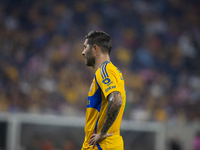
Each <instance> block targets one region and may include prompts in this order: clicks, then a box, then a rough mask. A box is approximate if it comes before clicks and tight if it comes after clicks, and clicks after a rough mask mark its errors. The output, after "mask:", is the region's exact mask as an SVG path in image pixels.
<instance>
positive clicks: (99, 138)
mask: <svg viewBox="0 0 200 150" xmlns="http://www.w3.org/2000/svg"><path fill="white" fill-rule="evenodd" d="M112 135H113V133H106V134H104V135H102V134H101V133H99V134H93V135H92V136H91V137H90V141H89V146H91V145H93V147H92V148H94V147H95V145H96V144H97V143H98V142H101V141H102V140H103V139H105V138H106V137H108V136H112Z"/></svg>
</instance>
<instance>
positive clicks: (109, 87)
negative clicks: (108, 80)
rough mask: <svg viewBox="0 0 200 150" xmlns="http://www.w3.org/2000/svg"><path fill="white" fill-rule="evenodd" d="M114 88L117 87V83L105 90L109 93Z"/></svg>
mask: <svg viewBox="0 0 200 150" xmlns="http://www.w3.org/2000/svg"><path fill="white" fill-rule="evenodd" d="M114 88H116V85H115V86H110V87H109V88H107V89H106V90H105V92H106V93H107V92H108V91H109V90H111V89H114Z"/></svg>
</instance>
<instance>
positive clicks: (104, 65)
mask: <svg viewBox="0 0 200 150" xmlns="http://www.w3.org/2000/svg"><path fill="white" fill-rule="evenodd" d="M104 68H105V64H104V65H103V66H102V67H101V69H102V72H103V75H104V77H106V75H105V72H104ZM103 79H104V78H103Z"/></svg>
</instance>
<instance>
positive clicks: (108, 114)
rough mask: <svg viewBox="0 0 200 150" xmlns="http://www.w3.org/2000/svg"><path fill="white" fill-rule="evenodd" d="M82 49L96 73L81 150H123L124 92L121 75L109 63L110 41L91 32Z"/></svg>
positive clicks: (96, 32)
mask: <svg viewBox="0 0 200 150" xmlns="http://www.w3.org/2000/svg"><path fill="white" fill-rule="evenodd" d="M83 47H84V50H83V52H82V54H83V56H84V57H85V63H86V65H87V66H91V67H93V69H94V70H95V71H96V72H95V75H94V79H93V81H92V84H91V86H90V89H89V92H88V100H87V109H86V118H85V140H84V143H83V146H82V150H90V149H94V150H123V149H124V142H123V139H122V137H121V135H120V125H121V121H122V116H123V112H124V108H125V103H126V92H125V85H124V79H123V76H122V73H121V71H120V70H119V69H118V68H117V67H115V66H114V65H113V64H112V62H111V61H110V51H111V48H112V43H111V38H110V36H109V35H108V34H107V33H105V32H103V31H90V32H89V33H88V35H87V36H86V39H85V42H84V44H83Z"/></svg>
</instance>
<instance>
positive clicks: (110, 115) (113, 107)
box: [101, 91, 122, 134]
mask: <svg viewBox="0 0 200 150" xmlns="http://www.w3.org/2000/svg"><path fill="white" fill-rule="evenodd" d="M121 105H122V98H121V94H120V92H118V91H114V92H112V93H111V94H110V95H109V96H108V108H107V115H106V118H105V122H104V125H103V127H102V129H101V133H102V134H106V133H107V131H108V130H109V128H110V127H111V126H112V124H113V123H114V121H115V119H116V118H117V115H118V113H119V110H120V107H121Z"/></svg>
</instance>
